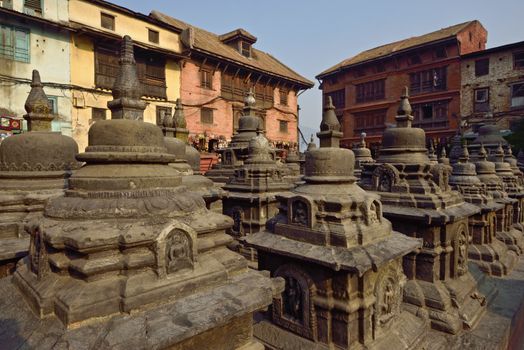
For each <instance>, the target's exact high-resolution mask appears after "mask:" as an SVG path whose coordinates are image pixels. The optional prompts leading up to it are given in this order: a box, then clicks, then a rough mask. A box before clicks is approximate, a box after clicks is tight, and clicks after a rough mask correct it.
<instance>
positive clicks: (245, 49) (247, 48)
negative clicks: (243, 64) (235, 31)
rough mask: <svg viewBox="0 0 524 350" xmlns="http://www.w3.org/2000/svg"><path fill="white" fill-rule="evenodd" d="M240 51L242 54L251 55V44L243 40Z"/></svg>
mask: <svg viewBox="0 0 524 350" xmlns="http://www.w3.org/2000/svg"><path fill="white" fill-rule="evenodd" d="M240 53H241V54H242V56H245V57H251V44H250V43H248V42H245V41H241V42H240Z"/></svg>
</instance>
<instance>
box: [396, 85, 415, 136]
mask: <svg viewBox="0 0 524 350" xmlns="http://www.w3.org/2000/svg"><path fill="white" fill-rule="evenodd" d="M412 111H413V110H412V109H411V104H410V103H409V91H408V87H407V86H406V87H404V93H403V94H402V96H400V104H399V106H398V110H397V116H396V117H395V120H396V121H397V127H399V128H411V122H412V121H413V116H412V115H411V112H412Z"/></svg>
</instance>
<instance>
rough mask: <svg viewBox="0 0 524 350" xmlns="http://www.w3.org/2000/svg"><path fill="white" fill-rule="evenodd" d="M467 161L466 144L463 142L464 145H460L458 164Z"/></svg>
mask: <svg viewBox="0 0 524 350" xmlns="http://www.w3.org/2000/svg"><path fill="white" fill-rule="evenodd" d="M468 160H469V151H468V145H467V143H466V142H464V144H463V145H462V151H461V152H460V156H459V162H461V163H467V162H468Z"/></svg>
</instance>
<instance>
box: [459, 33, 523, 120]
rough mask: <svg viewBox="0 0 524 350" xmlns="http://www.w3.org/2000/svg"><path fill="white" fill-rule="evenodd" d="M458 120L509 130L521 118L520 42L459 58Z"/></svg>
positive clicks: (521, 74) (521, 64)
mask: <svg viewBox="0 0 524 350" xmlns="http://www.w3.org/2000/svg"><path fill="white" fill-rule="evenodd" d="M460 71H461V75H462V95H461V103H460V104H461V112H462V114H461V115H462V118H464V119H465V120H467V122H468V125H469V126H471V127H472V128H473V130H475V129H476V128H477V126H479V125H481V124H484V123H489V124H491V123H496V124H497V125H498V127H499V128H500V129H511V128H512V126H513V125H514V123H515V122H516V121H519V120H521V119H522V118H523V117H524V41H520V42H517V43H512V44H509V45H504V46H498V47H494V48H491V49H488V50H484V51H478V52H473V53H470V54H466V55H463V56H462V57H461V70H460Z"/></svg>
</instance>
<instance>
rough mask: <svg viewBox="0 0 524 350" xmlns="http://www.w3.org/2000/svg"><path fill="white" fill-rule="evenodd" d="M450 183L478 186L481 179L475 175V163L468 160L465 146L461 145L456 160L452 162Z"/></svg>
mask: <svg viewBox="0 0 524 350" xmlns="http://www.w3.org/2000/svg"><path fill="white" fill-rule="evenodd" d="M449 183H450V184H451V185H463V186H480V185H481V181H480V179H479V178H478V177H477V171H476V168H475V164H473V163H470V162H469V152H468V148H467V146H466V145H465V144H464V145H463V146H462V152H461V153H460V155H459V159H458V162H457V163H455V164H453V171H452V173H451V176H450V178H449Z"/></svg>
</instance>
